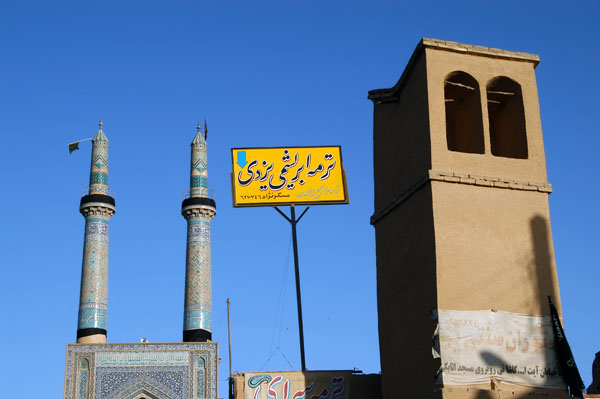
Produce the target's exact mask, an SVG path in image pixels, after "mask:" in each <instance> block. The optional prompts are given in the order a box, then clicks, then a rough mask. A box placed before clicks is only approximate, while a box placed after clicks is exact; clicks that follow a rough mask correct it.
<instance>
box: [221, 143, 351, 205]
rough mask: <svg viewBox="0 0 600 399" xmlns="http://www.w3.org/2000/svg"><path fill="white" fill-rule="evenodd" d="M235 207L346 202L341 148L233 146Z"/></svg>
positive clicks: (346, 194) (346, 193)
mask: <svg viewBox="0 0 600 399" xmlns="http://www.w3.org/2000/svg"><path fill="white" fill-rule="evenodd" d="M231 155H232V161H233V162H232V163H233V172H232V174H231V179H232V187H233V190H232V191H233V206H235V207H240V206H270V205H292V204H307V205H308V204H347V203H348V190H347V187H346V174H345V172H344V169H343V166H342V149H341V147H340V146H330V147H278V148H232V149H231Z"/></svg>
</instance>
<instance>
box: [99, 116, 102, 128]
mask: <svg viewBox="0 0 600 399" xmlns="http://www.w3.org/2000/svg"><path fill="white" fill-rule="evenodd" d="M98 127H99V128H100V130H102V117H100V122H98Z"/></svg>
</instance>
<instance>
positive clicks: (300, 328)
mask: <svg viewBox="0 0 600 399" xmlns="http://www.w3.org/2000/svg"><path fill="white" fill-rule="evenodd" d="M290 211H291V219H292V221H291V223H292V242H293V245H294V269H295V272H296V299H297V302H298V331H299V334H300V361H301V363H302V371H306V360H305V358H304V325H303V323H302V297H301V294H300V267H299V265H298V237H297V236H296V223H298V221H297V220H296V211H295V209H294V205H290Z"/></svg>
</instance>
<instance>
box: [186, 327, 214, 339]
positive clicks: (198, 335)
mask: <svg viewBox="0 0 600 399" xmlns="http://www.w3.org/2000/svg"><path fill="white" fill-rule="evenodd" d="M210 340H212V332H210V331H206V330H203V329H201V328H197V329H195V330H184V331H183V342H206V341H210Z"/></svg>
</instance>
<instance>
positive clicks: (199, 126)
mask: <svg viewBox="0 0 600 399" xmlns="http://www.w3.org/2000/svg"><path fill="white" fill-rule="evenodd" d="M201 131H202V125H200V121H198V126H196V133H200V132H201Z"/></svg>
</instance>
